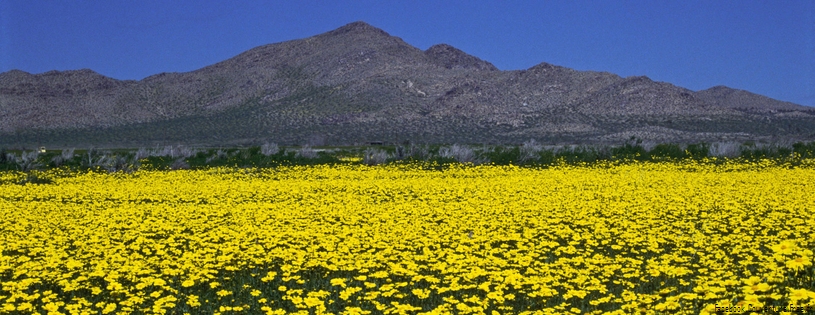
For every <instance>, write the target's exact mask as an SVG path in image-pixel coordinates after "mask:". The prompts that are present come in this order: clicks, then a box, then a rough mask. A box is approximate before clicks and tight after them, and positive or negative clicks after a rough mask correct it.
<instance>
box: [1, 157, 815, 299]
mask: <svg viewBox="0 0 815 315" xmlns="http://www.w3.org/2000/svg"><path fill="white" fill-rule="evenodd" d="M54 172H59V171H54ZM54 174H56V173H54ZM54 174H51V175H54ZM45 175H48V174H45ZM45 175H43V176H45ZM58 175H59V176H56V175H54V176H53V177H54V178H55V179H54V183H52V184H45V185H33V184H26V185H16V184H11V183H9V182H11V181H6V183H7V184H0V217H2V218H3V220H2V221H0V285H2V287H0V314H29V313H38V314H98V313H101V314H131V313H144V314H169V313H173V314H185V313H186V314H200V313H215V314H242V313H265V314H309V313H316V314H420V313H425V314H449V313H457V314H470V313H472V314H550V313H558V314H563V313H589V314H605V313H615V314H632V313H648V314H665V313H688V314H690V313H715V312H717V311H721V310H725V309H726V310H727V311H728V312H736V313H745V314H747V313H751V312H758V313H760V312H761V311H758V310H759V309H765V310H766V309H768V308H774V310H775V311H779V310H780V312H782V313H784V312H793V313H794V312H796V311H797V310H803V309H806V308H812V307H813V306H815V292H813V290H815V289H813V284H814V283H815V268H813V265H812V260H813V251H812V250H813V248H815V241H813V240H815V197H813V196H815V166H813V164H812V163H809V164H805V165H803V166H796V167H790V166H785V165H775V164H773V163H770V162H760V163H755V164H738V163H721V164H715V163H704V162H692V161H686V162H671V163H629V164H597V165H591V166H566V165H562V166H555V167H551V168H520V167H514V166H489V165H483V166H466V165H452V166H449V167H447V168H446V169H444V170H441V171H440V170H436V169H433V168H428V167H426V165H388V166H377V167H367V166H295V167H281V168H276V169H225V168H212V169H208V170H196V171H139V172H136V173H133V174H106V173H105V174H103V173H93V172H90V173H78V174H58ZM15 176H22V175H21V174H19V173H2V174H0V178H15ZM796 308H797V309H796Z"/></svg>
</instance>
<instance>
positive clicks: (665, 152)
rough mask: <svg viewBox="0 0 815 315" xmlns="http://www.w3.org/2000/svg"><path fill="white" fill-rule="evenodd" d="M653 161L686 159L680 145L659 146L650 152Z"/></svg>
mask: <svg viewBox="0 0 815 315" xmlns="http://www.w3.org/2000/svg"><path fill="white" fill-rule="evenodd" d="M648 156H649V157H650V159H651V160H679V159H684V158H685V157H686V155H685V151H684V150H682V148H681V147H680V146H679V145H678V144H667V143H666V144H658V145H657V146H655V147H654V148H653V149H651V151H649V152H648Z"/></svg>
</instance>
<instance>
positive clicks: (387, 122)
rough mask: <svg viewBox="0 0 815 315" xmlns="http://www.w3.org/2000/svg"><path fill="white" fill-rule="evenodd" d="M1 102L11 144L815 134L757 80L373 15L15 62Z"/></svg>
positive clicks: (813, 117) (1, 139) (811, 120)
mask: <svg viewBox="0 0 815 315" xmlns="http://www.w3.org/2000/svg"><path fill="white" fill-rule="evenodd" d="M0 109H2V111H0V145H7V146H9V145H22V144H36V143H40V144H42V143H49V144H52V143H55V144H57V145H65V146H68V145H73V144H76V145H79V144H86V143H85V142H88V143H91V142H92V143H93V144H96V145H115V143H117V142H121V143H132V144H134V145H147V144H152V143H165V142H194V143H208V144H230V143H258V142H262V141H276V142H280V143H291V144H303V143H307V142H315V143H316V142H321V143H327V144H354V143H365V142H367V141H373V140H376V141H392V142H397V141H406V140H410V141H415V142H433V143H452V142H469V143H504V142H513V143H518V142H522V141H525V140H528V139H537V140H539V141H543V142H609V141H611V142H613V141H622V140H625V139H622V137H624V136H623V135H625V136H628V135H629V134H630V135H631V136H634V137H638V138H642V139H645V140H654V141H657V140H659V141H669V142H690V141H713V140H748V139H770V138H794V139H809V138H815V109H813V108H809V107H805V106H801V105H797V104H793V103H789V102H782V101H778V100H774V99H771V98H768V97H766V96H762V95H758V94H754V93H751V92H748V91H743V90H737V89H732V88H728V87H723V86H715V87H711V88H710V89H706V90H702V91H691V90H688V89H685V88H682V87H678V86H675V85H672V84H670V83H665V82H655V81H653V80H651V79H650V78H648V77H644V76H638V77H626V78H623V77H620V76H618V75H616V74H612V73H608V72H598V71H578V70H574V69H570V68H566V67H562V66H557V65H552V64H549V63H546V62H541V63H540V64H537V65H535V66H532V67H530V68H528V69H525V70H504V71H502V70H499V69H498V68H497V67H495V66H494V65H493V64H491V63H489V62H488V61H485V60H482V59H480V58H478V57H475V56H472V55H469V54H467V53H466V52H464V51H461V50H460V49H458V48H455V47H453V46H450V45H447V44H443V43H442V44H437V45H433V46H431V47H429V48H428V49H426V50H421V49H419V48H416V47H414V46H411V45H410V44H408V43H406V42H404V41H403V40H402V39H401V38H399V37H396V36H392V35H390V34H388V33H387V32H385V31H384V30H381V29H379V28H376V27H374V26H371V25H369V24H367V23H365V22H353V23H350V24H347V25H345V26H342V27H340V28H337V29H335V30H332V31H329V32H326V33H322V34H318V35H315V36H312V37H308V38H304V39H296V40H290V41H284V42H280V43H273V44H267V45H262V46H258V47H255V48H252V49H249V50H247V51H245V52H243V53H240V54H238V55H236V56H234V57H232V58H229V59H226V60H224V61H220V62H217V63H215V64H212V65H209V66H206V67H203V68H200V69H197V70H193V71H190V72H182V73H159V74H155V75H151V76H148V77H146V78H144V79H142V80H138V81H133V80H117V79H113V78H109V77H106V76H103V75H101V74H98V73H96V72H94V71H92V70H89V69H81V70H69V71H49V72H45V73H41V74H30V73H26V72H24V71H20V70H11V71H8V72H4V73H0ZM157 128H158V129H162V128H163V129H166V132H159V131H157V130H155V129H157ZM99 133H101V134H103V135H100V134H99ZM89 139H98V140H89ZM318 140H319V141H318Z"/></svg>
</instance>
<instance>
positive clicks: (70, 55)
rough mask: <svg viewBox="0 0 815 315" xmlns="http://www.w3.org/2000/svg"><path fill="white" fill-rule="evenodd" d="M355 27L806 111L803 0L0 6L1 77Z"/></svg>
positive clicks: (218, 55)
mask: <svg viewBox="0 0 815 315" xmlns="http://www.w3.org/2000/svg"><path fill="white" fill-rule="evenodd" d="M360 20H361V21H365V22H368V23H370V24H372V25H374V26H376V27H379V28H381V29H383V30H385V31H387V32H388V33H390V34H391V35H393V36H398V37H401V38H402V39H403V40H405V41H406V42H407V43H409V44H411V45H413V46H416V47H418V48H421V49H426V48H428V47H430V46H431V45H434V44H438V43H447V44H450V45H453V46H455V47H457V48H459V49H461V50H464V51H465V52H467V53H470V54H472V55H475V56H477V57H480V58H482V59H485V60H487V61H490V62H492V63H493V64H495V65H496V66H497V67H498V68H500V69H502V70H515V69H526V68H529V67H531V66H534V65H536V64H538V63H540V62H548V63H552V64H556V65H561V66H565V67H569V68H574V69H578V70H597V71H608V72H612V73H616V74H619V75H621V76H632V75H646V76H648V77H650V78H651V79H653V80H656V81H665V82H670V83H673V84H676V85H679V86H682V87H686V88H689V89H691V90H702V89H706V88H709V87H712V86H715V85H727V86H730V87H733V88H738V89H744V90H748V91H751V92H755V93H759V94H764V95H767V96H770V97H772V98H776V99H779V100H784V101H790V102H794V103H798V104H802V105H808V106H815V1H813V0H801V1H712V0H706V1H696V0H684V1H304V0H297V1H234V2H233V1H204V0H197V1H168V0H156V1H154V0H140V1H121V0H107V1H57V0H54V1H38V0H29V1H25V0H0V72H5V71H8V70H11V69H20V70H23V71H27V72H31V73H41V72H45V71H49V70H70V69H81V68H90V69H93V70H94V71H97V72H99V73H101V74H104V75H107V76H110V77H114V78H117V79H135V80H139V79H142V78H144V77H146V76H149V75H152V74H156V73H159V72H185V71H192V70H195V69H198V68H201V67H204V66H206V65H209V64H212V63H215V62H218V61H222V60H225V59H228V58H230V57H233V56H235V55H237V54H239V53H241V52H243V51H246V50H248V49H250V48H253V47H256V46H259V45H264V44H269V43H276V42H281V41H286V40H291V39H298V38H304V37H308V36H312V35H316V34H319V33H323V32H326V31H330V30H332V29H335V28H337V27H340V26H342V25H345V24H347V23H350V22H353V21H360Z"/></svg>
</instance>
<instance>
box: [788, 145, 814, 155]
mask: <svg viewBox="0 0 815 315" xmlns="http://www.w3.org/2000/svg"><path fill="white" fill-rule="evenodd" d="M792 152H794V153H797V154H798V156H800V157H801V158H805V159H811V158H815V142H810V143H804V142H798V143H795V144H793V145H792Z"/></svg>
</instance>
